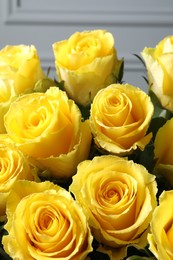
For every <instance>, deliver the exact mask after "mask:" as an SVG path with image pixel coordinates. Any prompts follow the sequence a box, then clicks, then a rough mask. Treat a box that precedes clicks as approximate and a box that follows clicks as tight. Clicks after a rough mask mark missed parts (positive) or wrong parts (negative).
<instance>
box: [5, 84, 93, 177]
mask: <svg viewBox="0 0 173 260" xmlns="http://www.w3.org/2000/svg"><path fill="white" fill-rule="evenodd" d="M4 121H5V127H6V130H7V133H8V135H9V137H10V138H11V139H12V141H13V142H14V143H15V144H16V146H17V147H18V148H19V149H21V150H22V151H23V152H24V153H25V154H26V155H28V156H29V157H30V159H31V161H32V162H33V163H35V164H36V165H37V166H38V167H40V168H41V169H42V170H44V169H47V170H48V171H50V172H51V174H52V175H53V176H54V177H58V178H67V177H71V176H72V174H74V173H75V172H76V167H77V164H78V163H79V162H80V161H82V160H84V159H86V158H87V157H88V154H89V150H90V144H91V138H92V137H91V132H90V128H89V122H88V120H87V121H84V122H82V121H81V113H80V110H79V109H78V107H77V105H76V104H75V103H74V101H73V100H70V99H68V97H67V95H66V93H65V92H64V91H61V90H60V89H59V88H57V87H50V88H49V89H48V90H47V91H46V92H45V93H30V94H26V95H23V96H21V97H19V98H18V99H17V100H16V101H15V102H13V103H12V104H11V106H10V109H9V110H8V112H7V114H6V115H5V117H4Z"/></svg>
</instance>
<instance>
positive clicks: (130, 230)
mask: <svg viewBox="0 0 173 260" xmlns="http://www.w3.org/2000/svg"><path fill="white" fill-rule="evenodd" d="M69 189H70V191H71V192H72V193H73V194H74V195H75V198H76V200H77V201H79V203H80V204H81V205H82V207H83V209H84V211H85V214H86V215H87V216H88V217H89V225H90V226H91V229H92V232H93V235H94V237H95V238H96V239H97V240H98V241H99V242H101V243H103V244H104V245H107V246H110V247H112V248H114V249H113V250H114V257H113V258H112V259H114V260H116V259H123V257H124V256H125V254H126V252H125V251H126V246H127V245H129V244H137V245H138V246H139V245H141V246H142V245H143V246H145V245H146V243H147V238H146V232H147V231H146V230H147V228H148V226H149V223H150V220H151V216H152V211H153V209H154V208H155V206H156V205H157V202H156V191H157V188H156V182H155V177H154V175H151V174H149V173H148V171H147V170H146V169H145V167H144V166H142V165H139V164H135V163H134V162H133V161H128V160H126V159H124V158H121V157H117V156H113V155H105V156H100V157H94V158H93V160H86V161H83V162H81V163H80V164H79V165H78V169H77V173H76V175H74V176H73V181H72V184H71V185H70V188H69ZM145 231H146V232H145Z"/></svg>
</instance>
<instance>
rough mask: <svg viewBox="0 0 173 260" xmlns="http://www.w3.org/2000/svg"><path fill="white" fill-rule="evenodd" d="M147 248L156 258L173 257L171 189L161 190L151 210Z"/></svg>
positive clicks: (172, 197) (172, 195) (167, 259)
mask: <svg viewBox="0 0 173 260" xmlns="http://www.w3.org/2000/svg"><path fill="white" fill-rule="evenodd" d="M150 225H151V233H150V234H148V242H149V249H150V251H151V252H152V253H153V254H154V255H155V257H156V258H157V259H158V260H163V259H164V260H171V259H173V190H170V191H163V192H162V194H161V195H160V197H159V206H157V207H156V208H155V210H154V212H153V216H152V220H151V224H150Z"/></svg>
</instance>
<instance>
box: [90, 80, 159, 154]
mask: <svg viewBox="0 0 173 260" xmlns="http://www.w3.org/2000/svg"><path fill="white" fill-rule="evenodd" d="M153 111H154V108H153V104H152V102H151V100H150V97H149V96H148V95H147V94H146V93H145V92H143V91H142V90H140V89H139V88H137V87H134V86H131V85H129V84H125V85H123V84H112V85H110V86H108V87H107V88H105V89H101V90H100V91H99V92H98V93H97V95H96V96H95V98H94V100H93V103H92V105H91V116H90V126H91V132H92V133H93V136H94V141H95V143H96V145H97V146H98V147H99V148H102V149H103V150H106V151H108V152H109V153H112V154H117V155H124V154H129V153H131V152H132V151H133V150H135V149H137V148H138V147H139V148H140V149H141V150H143V149H144V148H145V146H146V145H147V144H148V143H149V141H150V139H151V137H152V134H151V133H150V134H147V135H146V133H147V130H148V127H149V124H150V121H151V118H152V115H153Z"/></svg>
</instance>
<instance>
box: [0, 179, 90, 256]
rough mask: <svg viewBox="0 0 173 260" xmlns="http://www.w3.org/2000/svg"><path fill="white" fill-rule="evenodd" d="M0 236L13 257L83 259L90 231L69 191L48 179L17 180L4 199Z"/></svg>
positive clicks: (88, 243) (80, 209)
mask: <svg viewBox="0 0 173 260" xmlns="http://www.w3.org/2000/svg"><path fill="white" fill-rule="evenodd" d="M7 216H8V222H7V224H6V225H5V229H6V230H7V231H8V235H6V236H4V237H3V240H2V243H3V246H4V249H5V251H6V252H7V253H8V254H9V256H11V257H12V258H13V259H19V260H24V259H39V260H46V259H47V260H48V259H49V260H50V259H64V260H70V259H71V260H83V259H85V258H86V256H87V254H88V253H89V252H91V251H92V246H91V244H92V240H93V238H92V235H91V232H90V229H89V226H88V223H87V219H86V216H85V215H84V213H83V211H82V208H81V207H80V206H79V204H78V203H77V202H76V201H75V200H74V199H73V198H72V196H71V195H70V193H69V192H67V191H66V190H64V189H63V188H61V187H59V186H57V185H54V184H53V183H51V182H42V183H36V182H29V181H28V182H27V181H23V182H22V181H21V182H20V181H19V182H16V184H15V185H14V187H13V190H12V192H11V193H10V195H9V198H8V203H7Z"/></svg>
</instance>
